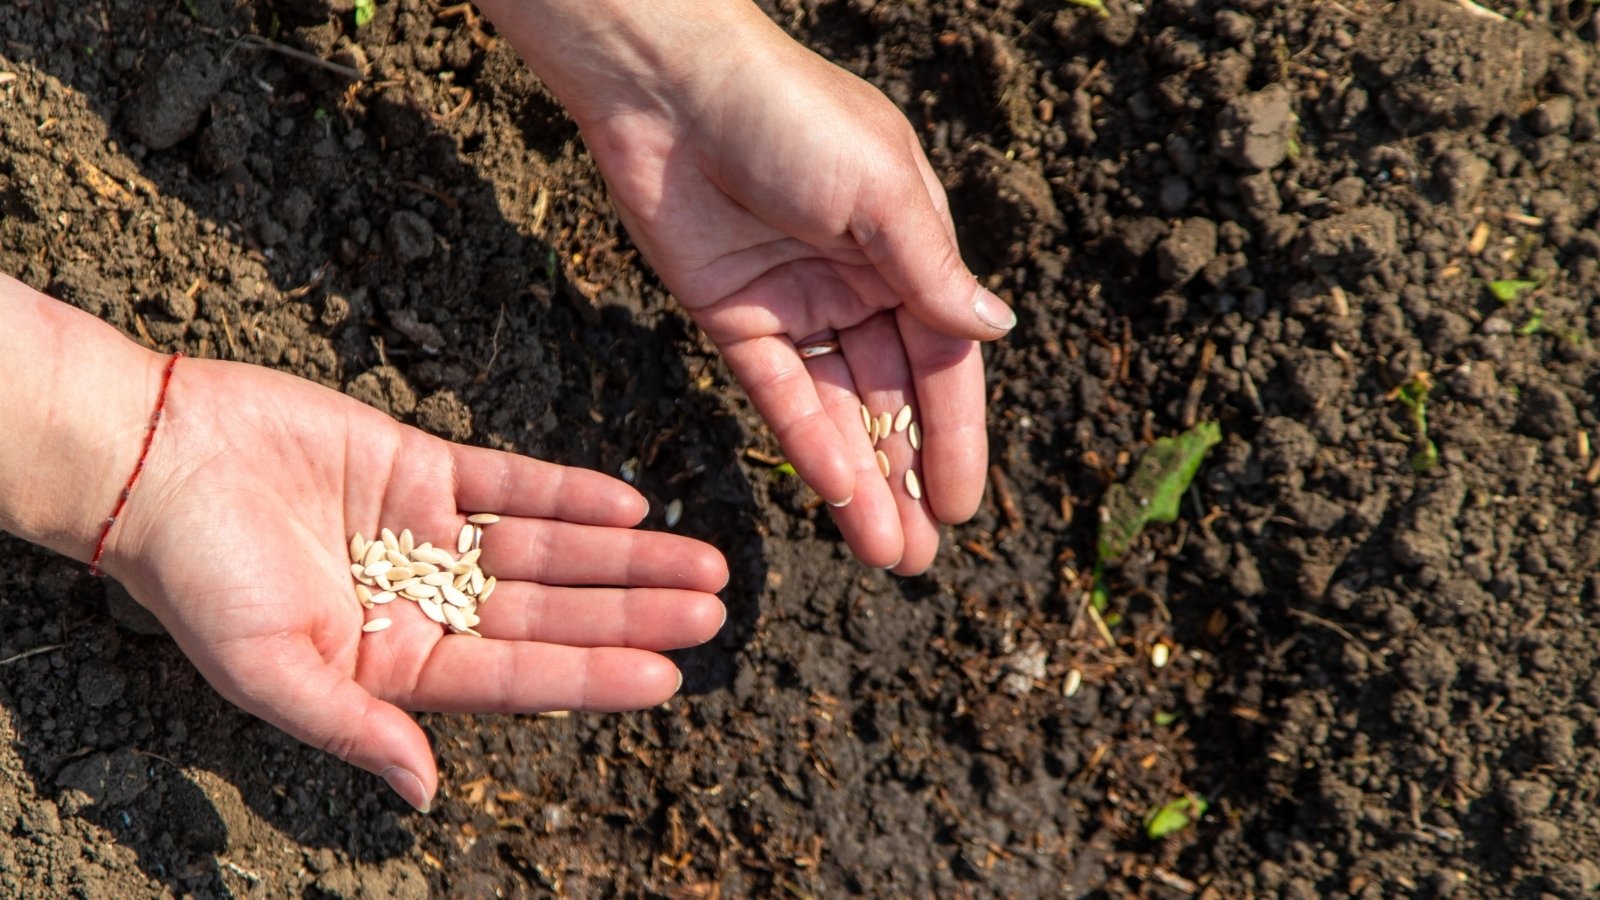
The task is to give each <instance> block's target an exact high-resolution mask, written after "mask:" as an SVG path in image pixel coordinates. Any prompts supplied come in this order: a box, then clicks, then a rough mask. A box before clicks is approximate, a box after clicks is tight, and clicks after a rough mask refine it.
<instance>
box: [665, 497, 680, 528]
mask: <svg viewBox="0 0 1600 900" xmlns="http://www.w3.org/2000/svg"><path fill="white" fill-rule="evenodd" d="M682 519H683V501H682V500H674V501H672V502H671V503H668V504H667V527H668V528H672V527H673V526H675V525H677V524H678V522H679V521H680V520H682Z"/></svg>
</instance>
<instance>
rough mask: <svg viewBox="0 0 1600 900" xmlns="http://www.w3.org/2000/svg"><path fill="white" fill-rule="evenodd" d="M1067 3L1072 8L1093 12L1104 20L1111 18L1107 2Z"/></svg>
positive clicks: (1069, 0)
mask: <svg viewBox="0 0 1600 900" xmlns="http://www.w3.org/2000/svg"><path fill="white" fill-rule="evenodd" d="M1067 3H1068V4H1070V5H1072V6H1081V7H1083V8H1084V9H1088V10H1093V11H1094V12H1095V14H1096V15H1098V16H1099V17H1100V18H1102V19H1109V18H1110V17H1111V13H1110V11H1108V10H1107V9H1106V4H1105V0H1067Z"/></svg>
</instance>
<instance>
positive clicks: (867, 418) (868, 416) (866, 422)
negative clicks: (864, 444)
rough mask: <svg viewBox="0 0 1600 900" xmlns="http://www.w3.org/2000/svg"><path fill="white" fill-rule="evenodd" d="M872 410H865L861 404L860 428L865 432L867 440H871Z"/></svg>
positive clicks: (865, 406)
mask: <svg viewBox="0 0 1600 900" xmlns="http://www.w3.org/2000/svg"><path fill="white" fill-rule="evenodd" d="M872 421H873V419H872V410H870V409H867V405H866V404H865V403H863V404H861V427H862V428H863V429H865V430H866V432H867V438H868V439H869V440H870V439H871V438H872Z"/></svg>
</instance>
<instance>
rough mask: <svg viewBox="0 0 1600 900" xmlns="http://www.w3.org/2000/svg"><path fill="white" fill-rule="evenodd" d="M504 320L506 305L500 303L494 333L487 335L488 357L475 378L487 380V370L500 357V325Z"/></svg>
mask: <svg viewBox="0 0 1600 900" xmlns="http://www.w3.org/2000/svg"><path fill="white" fill-rule="evenodd" d="M505 322H506V305H505V304H504V303H502V304H500V315H498V316H496V317H495V320H494V333H493V334H491V335H489V359H488V361H486V362H485V363H484V364H483V368H482V369H479V370H478V379H477V380H480V381H483V380H488V378H489V370H490V369H493V368H494V361H495V360H496V359H498V358H499V357H500V326H501V325H504V324H505Z"/></svg>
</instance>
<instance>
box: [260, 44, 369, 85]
mask: <svg viewBox="0 0 1600 900" xmlns="http://www.w3.org/2000/svg"><path fill="white" fill-rule="evenodd" d="M237 40H238V41H239V43H241V44H248V45H249V46H252V47H255V48H257V49H259V50H269V51H271V52H273V53H277V54H281V55H283V56H287V57H289V58H290V59H295V60H299V61H300V62H303V63H305V64H306V65H308V66H316V67H318V68H322V69H327V70H328V71H329V72H332V73H334V74H335V75H343V76H344V77H346V78H348V79H350V80H351V81H365V80H366V79H367V76H366V73H364V72H362V71H361V70H359V69H353V68H351V67H349V66H345V65H340V64H339V63H336V62H332V61H330V60H326V59H323V58H322V57H320V56H317V55H316V54H314V53H307V52H305V51H304V50H296V49H295V48H293V47H286V46H284V45H283V44H280V43H278V42H277V41H272V40H268V39H266V38H264V37H262V36H261V35H259V34H241V35H239V37H238V39H237Z"/></svg>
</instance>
